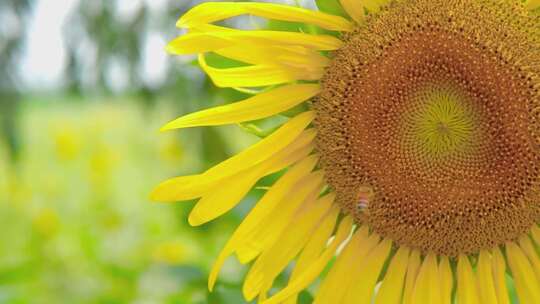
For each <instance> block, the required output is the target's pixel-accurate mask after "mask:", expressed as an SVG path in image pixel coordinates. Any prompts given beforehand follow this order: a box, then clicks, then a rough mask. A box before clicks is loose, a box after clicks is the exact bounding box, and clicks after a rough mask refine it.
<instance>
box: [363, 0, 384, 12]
mask: <svg viewBox="0 0 540 304" xmlns="http://www.w3.org/2000/svg"><path fill="white" fill-rule="evenodd" d="M388 2H389V1H388V0H362V3H363V4H364V7H365V8H366V9H367V10H368V11H370V12H372V13H376V12H378V11H379V10H380V9H381V6H382V5H384V4H386V3H388Z"/></svg>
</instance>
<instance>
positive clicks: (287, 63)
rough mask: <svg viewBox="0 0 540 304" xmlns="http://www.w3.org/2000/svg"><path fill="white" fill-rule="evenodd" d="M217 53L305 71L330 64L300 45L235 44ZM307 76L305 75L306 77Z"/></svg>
mask: <svg viewBox="0 0 540 304" xmlns="http://www.w3.org/2000/svg"><path fill="white" fill-rule="evenodd" d="M216 53H217V54H219V55H221V56H223V57H227V58H230V59H233V60H236V61H241V62H245V63H249V64H266V65H277V66H284V67H289V68H295V69H304V70H306V72H307V73H318V72H319V70H320V69H323V68H325V67H327V66H328V65H329V64H330V59H328V58H327V57H325V56H323V55H322V54H320V53H319V52H317V51H314V50H311V49H308V48H305V47H302V46H273V45H263V46H260V45H255V44H253V43H250V44H247V45H246V44H236V45H234V46H231V47H227V48H223V49H220V50H217V51H216ZM306 78H307V77H306Z"/></svg>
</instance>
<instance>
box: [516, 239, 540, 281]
mask: <svg viewBox="0 0 540 304" xmlns="http://www.w3.org/2000/svg"><path fill="white" fill-rule="evenodd" d="M519 246H520V247H521V249H522V250H523V252H524V253H525V255H526V256H527V258H529V262H531V264H532V265H533V269H534V272H535V273H536V277H537V278H538V282H540V258H539V257H538V253H537V252H536V249H535V248H534V245H533V243H532V242H531V239H530V238H529V236H527V235H523V236H522V237H521V238H520V239H519Z"/></svg>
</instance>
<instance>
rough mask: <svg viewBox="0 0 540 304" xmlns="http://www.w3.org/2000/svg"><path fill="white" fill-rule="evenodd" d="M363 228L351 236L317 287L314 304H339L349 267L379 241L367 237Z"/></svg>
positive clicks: (341, 299)
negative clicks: (333, 303) (332, 303)
mask: <svg viewBox="0 0 540 304" xmlns="http://www.w3.org/2000/svg"><path fill="white" fill-rule="evenodd" d="M368 230H369V229H368V227H367V226H364V227H362V228H361V229H359V230H358V231H356V232H355V234H354V235H353V236H352V238H351V240H350V242H349V243H348V244H347V245H346V246H345V248H344V249H343V251H342V252H341V253H340V255H339V256H338V257H337V259H336V262H335V263H334V265H332V268H331V269H330V271H329V272H328V274H327V275H326V277H325V278H324V280H323V282H322V283H321V285H320V286H319V290H318V291H317V294H316V295H315V301H314V302H313V303H314V304H324V303H331V302H335V303H341V302H342V301H343V298H344V297H345V294H346V292H347V289H348V288H349V283H350V276H349V275H350V273H351V267H352V266H354V265H355V263H358V261H359V259H360V258H363V257H364V256H365V255H366V254H367V253H368V252H369V251H370V250H371V249H373V247H375V246H376V245H377V243H378V242H379V240H380V237H379V236H378V235H375V234H373V235H372V236H371V237H370V236H368Z"/></svg>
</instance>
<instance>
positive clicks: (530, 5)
mask: <svg viewBox="0 0 540 304" xmlns="http://www.w3.org/2000/svg"><path fill="white" fill-rule="evenodd" d="M525 7H527V9H529V10H531V11H532V10H535V9H537V8H539V7H540V0H528V1H527V2H525Z"/></svg>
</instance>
